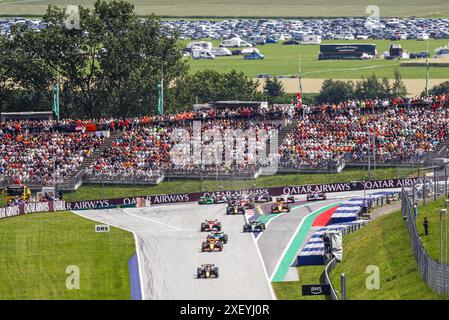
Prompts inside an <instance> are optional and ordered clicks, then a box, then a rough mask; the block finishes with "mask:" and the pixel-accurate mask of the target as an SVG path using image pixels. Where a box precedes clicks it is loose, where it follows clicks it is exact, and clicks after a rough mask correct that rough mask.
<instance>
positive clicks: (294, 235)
mask: <svg viewBox="0 0 449 320" xmlns="http://www.w3.org/2000/svg"><path fill="white" fill-rule="evenodd" d="M336 203H338V202H336ZM336 203H335V204H336ZM331 205H333V204H332V203H330V204H328V205H325V206H323V207H321V208H319V209H317V210H314V211H312V212H311V213H309V214H308V215H306V216H305V217H304V218H303V219H302V220H301V222H300V223H299V225H298V226H297V227H296V230H295V232H294V233H293V235H292V237H291V238H290V241H289V242H288V244H287V246H286V247H285V249H284V251H283V252H282V255H281V257H280V258H279V260H278V262H277V264H276V268H274V270H273V273H272V274H271V277H270V281H273V277H274V275H275V274H276V271H277V270H278V269H279V266H280V265H281V262H282V259H283V258H284V255H285V254H286V253H287V250H288V249H289V248H290V246H291V244H292V242H293V240H294V239H295V237H296V234H297V233H298V232H299V229H300V228H301V227H302V225H303V223H304V221H305V220H306V218H307V217H308V216H310V215H312V214H314V213H315V212H317V211H319V210H321V209H324V208H326V207H328V206H331Z"/></svg>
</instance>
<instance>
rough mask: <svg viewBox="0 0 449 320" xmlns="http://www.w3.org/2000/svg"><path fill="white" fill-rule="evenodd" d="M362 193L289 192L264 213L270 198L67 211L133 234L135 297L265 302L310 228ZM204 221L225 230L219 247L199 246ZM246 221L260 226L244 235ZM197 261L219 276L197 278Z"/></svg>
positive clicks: (290, 270) (289, 275)
mask: <svg viewBox="0 0 449 320" xmlns="http://www.w3.org/2000/svg"><path fill="white" fill-rule="evenodd" d="M379 191H382V190H375V191H368V192H367V194H369V193H371V192H379ZM389 191H394V190H392V189H389ZM362 195H363V191H356V192H354V191H351V192H339V193H329V194H327V199H326V200H318V201H306V196H305V195H303V196H295V203H293V204H292V205H291V211H290V212H284V213H277V214H271V204H272V203H265V204H257V205H256V207H255V208H254V209H247V210H246V214H245V215H242V214H236V215H227V214H226V207H227V205H226V204H213V205H199V204H197V203H196V202H195V203H194V202H191V203H183V204H170V205H154V206H153V205H151V206H149V207H142V208H123V209H99V210H80V211H74V213H76V214H78V215H80V216H82V217H85V218H88V219H91V220H94V221H97V222H101V223H104V224H108V225H111V226H115V227H119V228H122V229H124V230H127V231H129V232H132V233H133V234H134V236H135V240H136V251H137V259H138V273H139V275H138V276H139V281H140V283H139V285H140V288H139V289H140V290H141V298H142V299H145V300H172V299H173V300H272V299H276V296H275V294H274V291H273V289H272V286H271V283H272V282H278V281H293V280H298V275H297V272H296V268H294V263H295V261H296V257H297V254H298V253H299V252H300V250H301V248H302V246H303V245H304V244H305V243H306V242H307V240H308V237H310V235H311V234H312V233H313V230H314V228H316V227H319V226H322V225H325V223H326V222H327V221H328V219H329V217H330V214H331V213H332V210H333V209H334V208H335V207H337V206H338V205H339V204H340V203H341V202H343V201H344V200H345V199H347V198H350V197H354V196H362ZM209 219H217V220H218V221H220V222H221V224H222V231H223V232H224V233H225V234H227V235H228V238H229V240H228V243H226V244H225V245H224V248H223V251H221V252H202V250H201V246H202V243H203V242H204V241H205V239H206V236H207V234H208V233H206V232H201V230H200V226H201V223H202V222H204V221H205V220H209ZM253 220H257V221H261V222H263V223H265V225H266V229H265V230H264V231H263V232H252V233H251V232H249V233H248V232H245V233H244V232H243V225H244V224H245V223H248V222H251V221H253ZM203 264H214V265H215V266H216V267H218V268H219V277H218V278H212V279H198V278H197V268H198V267H200V266H201V265H203ZM298 290H299V288H298Z"/></svg>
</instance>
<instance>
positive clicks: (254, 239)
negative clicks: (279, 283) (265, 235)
mask: <svg viewBox="0 0 449 320" xmlns="http://www.w3.org/2000/svg"><path fill="white" fill-rule="evenodd" d="M251 238H253V241H254V246H255V247H256V251H257V254H258V255H259V259H260V263H261V264H262V267H263V272H264V274H265V278H266V279H267V283H268V287H269V288H270V293H271V297H272V298H273V300H276V299H277V298H276V294H275V293H274V290H273V286H272V285H271V279H270V278H269V277H268V272H267V268H266V267H265V262H264V261H263V257H262V253H260V249H259V246H258V245H257V241H256V238H255V237H254V235H253V234H252V233H251Z"/></svg>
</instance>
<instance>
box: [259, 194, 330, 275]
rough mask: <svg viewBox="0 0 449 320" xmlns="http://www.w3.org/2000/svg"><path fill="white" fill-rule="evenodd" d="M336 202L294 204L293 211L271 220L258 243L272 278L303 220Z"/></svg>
mask: <svg viewBox="0 0 449 320" xmlns="http://www.w3.org/2000/svg"><path fill="white" fill-rule="evenodd" d="M335 202H336V200H327V201H317V202H308V203H303V204H298V205H295V204H292V210H291V212H288V213H282V214H279V215H278V216H276V217H275V218H273V219H272V220H270V221H269V223H268V226H267V229H266V230H265V231H264V232H263V233H262V234H261V235H260V236H259V237H258V239H257V244H258V246H259V248H260V252H261V254H262V257H263V261H264V264H265V267H266V269H267V273H268V276H269V277H270V278H271V277H272V276H273V274H274V272H275V269H276V267H277V264H278V263H279V260H280V259H281V258H282V256H283V253H284V250H285V249H286V248H287V246H288V244H289V242H290V239H291V238H292V237H293V236H294V233H295V231H296V229H297V227H298V225H299V224H300V223H301V221H302V220H303V219H304V218H305V217H306V216H307V215H308V214H310V213H312V212H314V211H316V210H318V209H320V208H321V207H323V206H326V205H329V204H332V203H335ZM292 262H293V261H292ZM289 280H298V279H294V278H290V279H289Z"/></svg>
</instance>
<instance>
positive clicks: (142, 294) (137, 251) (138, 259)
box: [71, 211, 146, 300]
mask: <svg viewBox="0 0 449 320" xmlns="http://www.w3.org/2000/svg"><path fill="white" fill-rule="evenodd" d="M71 212H72V213H74V214H76V215H77V216H79V217H82V218H84V219H88V220H92V221H96V222H100V223H106V222H105V221H101V220H96V219H93V218H91V217H86V216H84V215H82V214H80V213H78V212H76V211H71ZM106 224H108V225H110V226H113V227H115V228H118V229H122V230H125V231H128V232H130V233H132V234H133V235H134V243H135V246H136V253H137V263H138V265H139V280H140V295H141V296H142V300H146V299H145V291H144V290H143V282H142V281H143V279H142V267H141V266H142V259H141V258H140V250H139V244H138V243H137V234H136V233H135V232H134V231H132V230H129V229H127V228H124V227H119V226H117V225H114V224H112V223H106Z"/></svg>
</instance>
